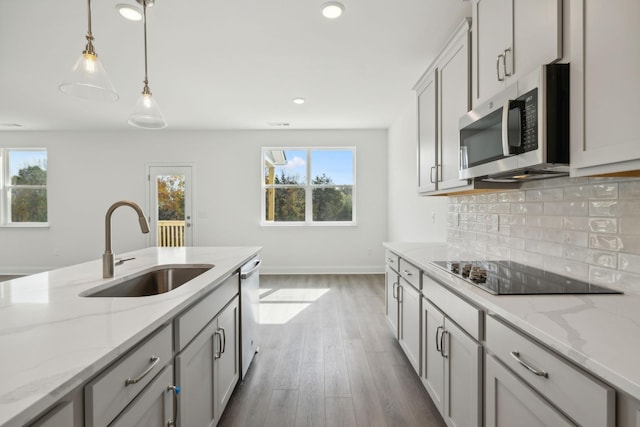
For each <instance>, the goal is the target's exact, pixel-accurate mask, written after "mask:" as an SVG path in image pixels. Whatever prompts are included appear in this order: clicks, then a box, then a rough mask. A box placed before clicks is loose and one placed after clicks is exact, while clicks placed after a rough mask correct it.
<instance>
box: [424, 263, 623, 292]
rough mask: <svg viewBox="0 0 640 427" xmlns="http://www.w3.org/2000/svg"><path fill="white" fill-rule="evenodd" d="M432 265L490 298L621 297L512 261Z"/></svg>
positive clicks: (609, 290)
mask: <svg viewBox="0 0 640 427" xmlns="http://www.w3.org/2000/svg"><path fill="white" fill-rule="evenodd" d="M432 264H434V265H436V266H438V267H440V268H442V269H444V270H447V271H448V272H450V273H451V274H454V275H455V276H457V277H460V278H461V279H464V280H466V281H467V282H469V283H471V284H472V285H475V286H477V287H479V288H480V289H482V290H485V291H487V292H490V293H492V294H494V295H549V294H621V293H622V292H620V291H618V290H615V289H610V288H606V287H604V286H599V285H593V284H590V283H587V282H583V281H581V280H577V279H574V278H571V277H567V276H562V275H560V274H556V273H551V272H548V271H544V270H540V269H538V268H535V267H530V266H528V265H524V264H520V263H517V262H513V261H433V262H432Z"/></svg>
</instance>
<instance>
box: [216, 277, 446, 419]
mask: <svg viewBox="0 0 640 427" xmlns="http://www.w3.org/2000/svg"><path fill="white" fill-rule="evenodd" d="M260 289H261V304H260V310H261V312H260V316H261V323H262V325H261V330H260V331H261V343H260V352H259V353H258V354H256V357H255V358H254V361H253V364H252V365H251V368H250V369H249V372H248V375H247V377H246V378H245V379H244V381H243V382H241V383H240V384H238V387H237V388H236V391H235V393H234V395H233V397H232V398H231V401H230V402H229V405H228V407H227V409H226V411H225V413H224V414H223V417H222V419H221V421H220V423H219V426H223V427H263V426H274V427H286V426H327V427H334V426H345V427H355V426H362V427H365V426H366V427H375V426H380V427H384V426H388V427H401V426H421V427H436V426H438V427H442V426H444V425H445V424H444V422H443V421H442V418H441V417H440V415H439V413H438V411H437V409H436V408H435V407H434V406H433V403H432V402H431V400H430V398H429V396H428V395H427V392H426V391H425V389H424V387H423V386H422V383H421V382H420V379H419V378H418V376H417V375H416V374H415V372H414V370H413V368H412V367H411V365H410V363H409V361H408V360H407V358H406V357H405V355H404V353H403V352H402V349H401V348H400V346H399V345H398V343H397V341H396V340H395V339H394V337H393V335H392V333H391V329H390V327H389V324H388V323H387V321H386V318H385V315H384V276H383V275H295V276H288V275H287V276H285V275H263V276H261V277H260Z"/></svg>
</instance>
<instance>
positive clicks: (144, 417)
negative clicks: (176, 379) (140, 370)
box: [110, 365, 176, 427]
mask: <svg viewBox="0 0 640 427" xmlns="http://www.w3.org/2000/svg"><path fill="white" fill-rule="evenodd" d="M172 384H173V366H172V365H169V366H167V367H166V368H164V369H163V371H162V372H161V373H160V374H158V375H157V376H156V377H155V378H154V380H153V381H152V382H151V383H150V384H149V385H148V386H147V387H146V388H145V390H144V391H143V392H142V393H140V394H139V395H138V397H136V398H135V400H134V401H133V402H131V404H130V405H129V406H127V408H126V409H125V410H124V411H123V412H122V413H121V414H120V415H118V418H116V419H115V420H114V421H113V423H111V424H110V427H137V426H149V427H152V426H156V427H162V426H166V427H170V426H173V425H175V414H174V411H175V409H176V408H175V406H174V404H175V399H174V396H175V394H174V389H173V387H172Z"/></svg>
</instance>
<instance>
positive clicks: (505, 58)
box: [502, 47, 513, 77]
mask: <svg viewBox="0 0 640 427" xmlns="http://www.w3.org/2000/svg"><path fill="white" fill-rule="evenodd" d="M507 52H511V48H510V47H509V48H507V49H505V50H504V53H503V54H502V69H503V70H504V76H505V77H510V76H511V75H513V73H510V72H508V71H507Z"/></svg>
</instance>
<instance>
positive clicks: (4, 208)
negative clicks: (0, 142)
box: [0, 147, 49, 228]
mask: <svg viewBox="0 0 640 427" xmlns="http://www.w3.org/2000/svg"><path fill="white" fill-rule="evenodd" d="M12 151H44V152H45V153H46V158H47V169H46V170H47V182H46V184H44V185H13V184H11V176H10V175H11V168H10V164H9V153H10V152H12ZM48 160H49V151H48V150H47V148H46V147H0V228H21V227H24V228H46V227H49V191H48V190H49V173H48V172H49V167H48ZM20 188H24V189H45V191H46V194H47V197H46V206H47V221H44V222H27V221H25V222H12V221H11V196H10V195H11V190H12V189H20Z"/></svg>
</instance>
